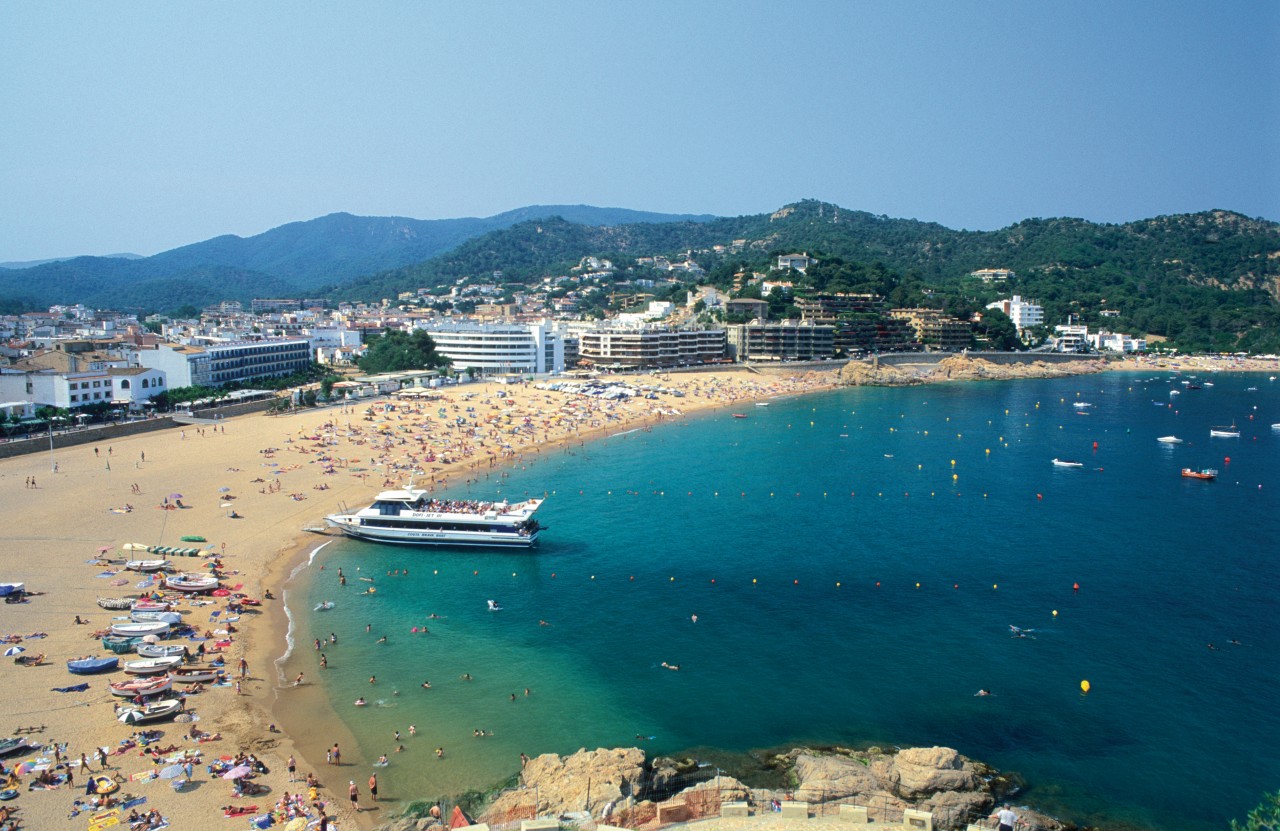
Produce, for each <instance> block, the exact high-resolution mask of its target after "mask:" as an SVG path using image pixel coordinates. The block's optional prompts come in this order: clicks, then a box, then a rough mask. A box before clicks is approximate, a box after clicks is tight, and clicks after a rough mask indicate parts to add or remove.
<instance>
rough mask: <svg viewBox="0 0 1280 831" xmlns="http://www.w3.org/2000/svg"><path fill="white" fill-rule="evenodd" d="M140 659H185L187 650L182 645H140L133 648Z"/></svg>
mask: <svg viewBox="0 0 1280 831" xmlns="http://www.w3.org/2000/svg"><path fill="white" fill-rule="evenodd" d="M134 651H135V652H137V653H138V657H140V658H174V657H177V658H183V659H185V658H186V657H187V648H186V647H185V646H183V645H182V644H180V643H179V644H160V643H140V644H138V645H137V646H135V647H134Z"/></svg>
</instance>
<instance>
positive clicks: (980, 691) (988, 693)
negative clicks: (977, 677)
mask: <svg viewBox="0 0 1280 831" xmlns="http://www.w3.org/2000/svg"><path fill="white" fill-rule="evenodd" d="M973 695H974V697H975V698H976V697H978V696H982V695H991V690H978V691H977V692H976V693H974V694H973Z"/></svg>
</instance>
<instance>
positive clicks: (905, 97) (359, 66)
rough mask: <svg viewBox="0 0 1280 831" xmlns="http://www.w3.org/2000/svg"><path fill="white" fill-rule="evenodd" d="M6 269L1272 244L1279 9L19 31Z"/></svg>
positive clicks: (155, 20)
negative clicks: (1029, 230)
mask: <svg viewBox="0 0 1280 831" xmlns="http://www.w3.org/2000/svg"><path fill="white" fill-rule="evenodd" d="M0 193H2V194H3V196H2V197H0V260H24V259H36V258H43V257H56V256H66V255H74V254H107V253H114V252H122V251H132V252H136V253H139V254H152V253H156V252H158V251H162V250H165V249H168V248H172V247H176V246H179V245H183V244H186V243H190V242H196V241H199V240H203V239H207V238H209V237H212V236H216V235H218V234H223V233H234V234H240V235H242V236H247V235H251V234H256V233H260V232H262V231H265V230H267V229H269V228H272V227H275V226H277V225H281V224H283V223H286V222H291V221H296V220H302V219H310V218H313V217H316V216H321V215H323V214H326V213H331V212H334V211H348V212H351V213H356V214H365V215H383V216H385V215H399V216H411V217H415V218H421V219H432V218H447V217H458V216H487V215H491V214H494V213H499V212H501V211H504V210H509V209H511V208H517V207H521V206H524V205H530V204H559V203H586V204H592V205H600V206H618V207H628V208H636V209H641V210H651V211H664V212H681V213H713V214H720V215H738V214H751V213H760V212H765V211H771V210H773V209H775V208H778V207H780V206H782V205H784V204H786V203H788V202H793V201H796V200H799V199H803V198H818V199H823V200H826V201H830V202H835V203H837V204H839V205H841V206H843V207H846V208H852V209H861V210H867V211H871V212H873V213H877V214H887V215H890V216H898V217H913V218H917V219H922V220H930V221H937V222H941V223H942V224H944V225H948V226H950V227H954V228H972V229H994V228H999V227H1003V226H1006V225H1009V224H1011V223H1013V222H1016V221H1018V220H1020V219H1023V218H1026V217H1032V216H1041V217H1045V216H1079V217H1084V218H1086V219H1090V220H1095V221H1102V222H1123V221H1127V220H1131V219H1139V218H1143V217H1149V216H1155V215H1158V214H1169V213H1181V212H1188V211H1198V210H1204V209H1209V208H1225V209H1230V210H1236V211H1240V212H1241V213H1245V214H1248V215H1250V216H1265V217H1267V218H1269V219H1273V220H1280V3H1275V2H1270V1H1269V0H1268V1H1267V2H1225V3H1224V2H1200V3H1194V2H1173V1H1172V0H1171V2H1145V3H1138V2H1069V3H1045V2H1033V0H1027V1H1026V2H964V1H963V0H957V1H955V2H889V1H888V0H886V2H838V1H837V0H827V1H826V2H803V0H801V1H800V2H796V0H791V2H787V3H778V2H755V1H754V0H746V2H712V1H711V0H706V1H705V2H702V1H699V2H639V3H622V2H599V1H598V0H596V2H544V3H528V2H452V3H444V2H417V3H410V2H384V3H356V2H349V3H324V2H305V3H287V2H272V3H259V2H252V3H249V2H245V3H240V2H224V3H216V4H214V3H171V2H165V3H145V2H133V3H96V2H95V3H89V2H61V3H18V2H13V0H9V1H8V2H2V3H0Z"/></svg>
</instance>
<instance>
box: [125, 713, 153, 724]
mask: <svg viewBox="0 0 1280 831" xmlns="http://www.w3.org/2000/svg"><path fill="white" fill-rule="evenodd" d="M146 717H147V714H146V713H144V712H142V711H141V710H125V712H124V714H123V715H122V716H120V719H119V721H120V722H121V723H122V724H137V723H138V722H140V721H142V720H144V719H145V718H146Z"/></svg>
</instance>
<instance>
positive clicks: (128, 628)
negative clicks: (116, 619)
mask: <svg viewBox="0 0 1280 831" xmlns="http://www.w3.org/2000/svg"><path fill="white" fill-rule="evenodd" d="M111 634H113V635H123V636H125V637H126V638H145V637H146V636H147V635H155V636H156V637H157V638H163V637H164V636H165V635H168V634H169V624H167V623H163V622H161V621H158V620H148V621H143V622H142V623H137V622H134V623H113V624H111Z"/></svg>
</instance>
